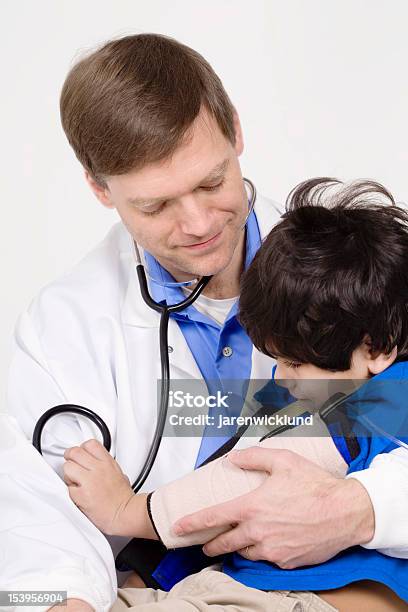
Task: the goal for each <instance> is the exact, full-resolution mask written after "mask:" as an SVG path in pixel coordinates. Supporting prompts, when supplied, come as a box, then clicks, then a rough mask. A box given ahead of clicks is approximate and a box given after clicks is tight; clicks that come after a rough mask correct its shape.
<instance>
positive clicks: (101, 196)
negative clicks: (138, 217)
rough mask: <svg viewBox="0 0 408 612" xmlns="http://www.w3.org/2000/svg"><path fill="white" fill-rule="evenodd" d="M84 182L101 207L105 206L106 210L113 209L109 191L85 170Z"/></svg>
mask: <svg viewBox="0 0 408 612" xmlns="http://www.w3.org/2000/svg"><path fill="white" fill-rule="evenodd" d="M85 180H86V182H87V183H88V185H89V186H90V188H91V189H92V191H93V192H94V194H95V196H96V197H97V198H98V200H99V201H100V203H101V204H103V206H106V208H115V207H114V205H113V204H112V202H111V199H110V193H109V189H108V188H107V187H104V186H103V185H101V184H100V183H98V182H97V181H96V180H95V179H94V178H93V176H91V175H90V174H89V172H87V171H86V170H85Z"/></svg>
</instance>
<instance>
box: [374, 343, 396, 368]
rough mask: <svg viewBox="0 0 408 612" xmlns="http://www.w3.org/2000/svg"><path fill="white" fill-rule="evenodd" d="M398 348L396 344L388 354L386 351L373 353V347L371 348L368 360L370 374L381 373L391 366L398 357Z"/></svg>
mask: <svg viewBox="0 0 408 612" xmlns="http://www.w3.org/2000/svg"><path fill="white" fill-rule="evenodd" d="M397 354H398V348H397V347H396V346H394V348H393V349H392V351H391V352H390V353H388V355H386V354H385V353H378V352H377V353H373V351H372V349H370V350H369V359H368V361H367V367H368V369H369V372H370V374H373V375H375V374H380V373H381V372H383V371H384V370H386V369H387V368H389V367H390V365H392V364H393V363H394V361H395V360H396V358H397Z"/></svg>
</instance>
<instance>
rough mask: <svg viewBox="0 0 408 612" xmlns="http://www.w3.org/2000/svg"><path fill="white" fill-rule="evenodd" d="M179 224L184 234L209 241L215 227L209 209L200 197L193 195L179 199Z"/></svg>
mask: <svg viewBox="0 0 408 612" xmlns="http://www.w3.org/2000/svg"><path fill="white" fill-rule="evenodd" d="M178 214H179V224H180V228H181V230H182V232H183V233H184V234H188V235H190V236H196V237H197V238H204V240H208V239H209V238H212V236H210V235H209V234H210V232H211V229H212V225H213V220H212V215H211V214H210V211H209V209H208V207H207V206H206V205H205V203H204V202H203V201H202V199H201V198H199V197H198V195H195V194H191V195H188V196H184V197H182V198H180V199H179V210H178Z"/></svg>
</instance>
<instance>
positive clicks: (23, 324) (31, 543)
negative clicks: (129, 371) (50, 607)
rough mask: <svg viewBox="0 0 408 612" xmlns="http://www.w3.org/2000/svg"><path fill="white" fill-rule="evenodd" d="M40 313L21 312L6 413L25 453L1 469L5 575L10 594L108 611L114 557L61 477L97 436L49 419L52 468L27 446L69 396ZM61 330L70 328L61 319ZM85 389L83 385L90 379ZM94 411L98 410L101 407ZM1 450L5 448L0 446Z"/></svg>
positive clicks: (67, 418) (65, 419)
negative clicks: (46, 594)
mask: <svg viewBox="0 0 408 612" xmlns="http://www.w3.org/2000/svg"><path fill="white" fill-rule="evenodd" d="M38 310H39V308H38V305H37V304H36V303H35V304H34V305H33V306H32V307H31V309H30V311H29V312H26V313H24V314H23V315H22V316H21V317H20V319H19V322H18V324H17V326H16V330H15V334H14V347H13V355H12V362H11V367H10V375H9V381H8V393H7V410H8V412H9V413H10V415H11V416H12V417H14V418H15V419H16V421H17V422H18V425H17V423H16V422H15V421H14V420H13V419H10V421H9V423H13V427H14V429H15V434H14V435H15V436H16V437H17V439H19V440H20V442H19V447H20V445H22V446H23V448H24V452H22V453H21V456H20V455H19V454H18V453H15V452H14V451H13V457H14V455H15V454H16V455H17V457H16V458H13V459H11V458H10V459H7V461H4V462H3V464H2V465H3V467H4V469H3V470H0V474H1V475H2V478H4V480H5V483H6V484H7V486H5V485H4V486H2V490H1V491H0V498H1V504H0V505H1V508H2V512H1V516H0V523H1V524H2V526H3V525H5V524H7V525H8V526H7V531H6V530H5V531H4V532H3V533H4V535H3V534H2V535H1V538H2V545H1V549H2V552H3V554H4V555H7V556H8V555H10V559H12V560H13V562H12V563H10V565H9V567H5V569H4V570H2V571H1V572H0V573H1V575H2V579H4V581H7V584H9V585H10V589H11V588H16V589H20V590H27V589H29V588H33V589H35V590H38V589H39V588H42V589H43V590H67V591H68V594H69V596H70V597H71V598H79V599H83V600H84V602H85V603H86V602H88V604H87V605H91V606H92V607H95V609H96V607H97V606H98V605H99V606H101V605H102V603H101V602H102V601H106V602H109V603H107V604H106V609H109V606H110V605H112V603H113V601H114V600H115V597H116V593H115V590H116V575H115V570H114V560H113V556H112V551H111V549H110V547H109V545H108V544H107V541H106V539H105V538H104V537H103V535H102V534H101V533H100V532H99V531H98V530H97V529H95V528H94V526H93V525H92V524H91V523H90V522H89V521H87V520H86V518H85V517H84V516H83V515H82V514H81V513H80V512H79V510H78V509H77V508H75V506H74V505H73V504H72V502H71V500H70V499H69V496H68V492H67V489H66V485H65V484H64V483H63V481H62V480H61V478H59V477H58V476H57V474H59V475H62V465H63V461H64V458H63V453H64V450H65V448H67V446H70V445H71V446H72V445H74V444H78V443H80V442H81V441H82V440H83V439H86V437H91V436H92V435H95V434H96V432H95V429H94V427H92V425H91V424H90V422H89V423H88V422H87V421H86V422H85V420H83V422H82V423H81V424H80V423H79V421H78V419H76V418H75V416H73V415H61V416H58V417H56V418H55V419H52V421H50V423H49V424H47V426H46V428H45V430H44V435H43V439H42V447H43V451H44V457H45V459H46V461H47V463H48V464H49V465H47V463H46V462H45V460H44V459H43V458H41V456H40V455H39V454H38V453H37V451H35V449H34V448H33V447H32V446H31V443H30V442H31V436H32V431H33V428H34V425H35V423H36V421H37V419H38V418H39V416H40V415H41V414H42V413H43V412H45V411H46V410H47V409H48V408H51V407H52V406H55V405H58V404H62V403H66V402H67V401H68V398H67V396H66V394H65V391H64V387H65V385H66V381H65V382H64V380H63V374H65V370H63V371H62V372H60V371H59V370H58V360H55V359H53V358H52V357H51V356H50V355H47V354H46V350H45V346H46V344H45V346H44V338H45V332H44V330H45V327H44V325H45V323H46V321H48V318H49V317H48V315H49V313H48V311H47V312H44V313H42V314H41V315H40V314H38ZM47 313H48V314H47ZM61 317H62V315H61ZM54 319H55V316H54ZM61 326H62V328H63V329H65V327H66V326H65V327H64V322H63V321H62V320H61ZM54 331H55V330H53V329H52V330H51V331H50V330H48V331H47V333H53V332H54ZM62 338H64V336H63V334H62ZM61 342H63V340H62V341H61ZM65 348H66V347H65V346H64V349H65ZM81 381H82V379H80V380H78V381H77V385H76V387H74V388H72V392H73V393H74V395H75V396H76V397H75V399H77V403H80V401H79V400H80V399H81V398H80V397H79V396H78V389H79V388H80V387H79V385H80V384H81ZM83 382H84V385H85V384H86V382H87V379H86V378H85V379H84V381H83ZM70 401H72V398H70ZM92 407H93V408H94V409H95V406H94V405H92ZM96 410H98V411H100V410H99V407H97V408H96ZM4 431H9V436H10V437H12V434H11V433H10V426H9V428H8V429H7V430H6V429H4V430H3V433H4ZM0 433H1V429H0ZM0 437H1V436H0ZM23 440H24V444H23ZM0 447H1V450H5V448H7V447H2V445H1V444H0ZM50 466H52V467H50ZM52 468H53V469H54V470H55V471H56V472H57V474H55V473H54V472H53V469H52ZM84 519H85V521H84ZM16 560H17V563H16ZM11 568H14V569H13V573H11ZM31 580H32V584H31V583H30V581H31ZM39 585H41V587H40V586H39ZM95 589H97V590H98V593H97V594H96V592H95ZM95 596H96V600H95ZM70 605H72V604H70Z"/></svg>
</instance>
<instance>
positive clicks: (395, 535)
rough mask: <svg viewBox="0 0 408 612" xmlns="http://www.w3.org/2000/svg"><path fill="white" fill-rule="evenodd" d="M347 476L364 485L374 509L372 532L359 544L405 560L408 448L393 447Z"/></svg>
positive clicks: (407, 540) (407, 547)
mask: <svg viewBox="0 0 408 612" xmlns="http://www.w3.org/2000/svg"><path fill="white" fill-rule="evenodd" d="M347 479H350V480H351V479H355V480H358V481H359V482H360V483H361V485H363V486H364V488H365V489H366V491H367V493H368V495H369V496H370V500H371V503H372V505H373V508H374V515H375V531H374V535H373V537H372V538H371V540H369V541H368V542H366V543H362V546H364V547H365V548H371V549H377V550H380V551H381V552H382V553H383V554H385V555H389V556H390V557H399V558H401V559H408V513H407V508H408V450H407V449H405V448H397V449H395V450H393V451H391V452H389V453H382V454H380V455H377V456H376V457H374V459H373V461H372V462H371V464H370V467H369V468H367V469H365V470H361V471H359V472H353V473H352V474H349V475H348V476H347Z"/></svg>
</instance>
